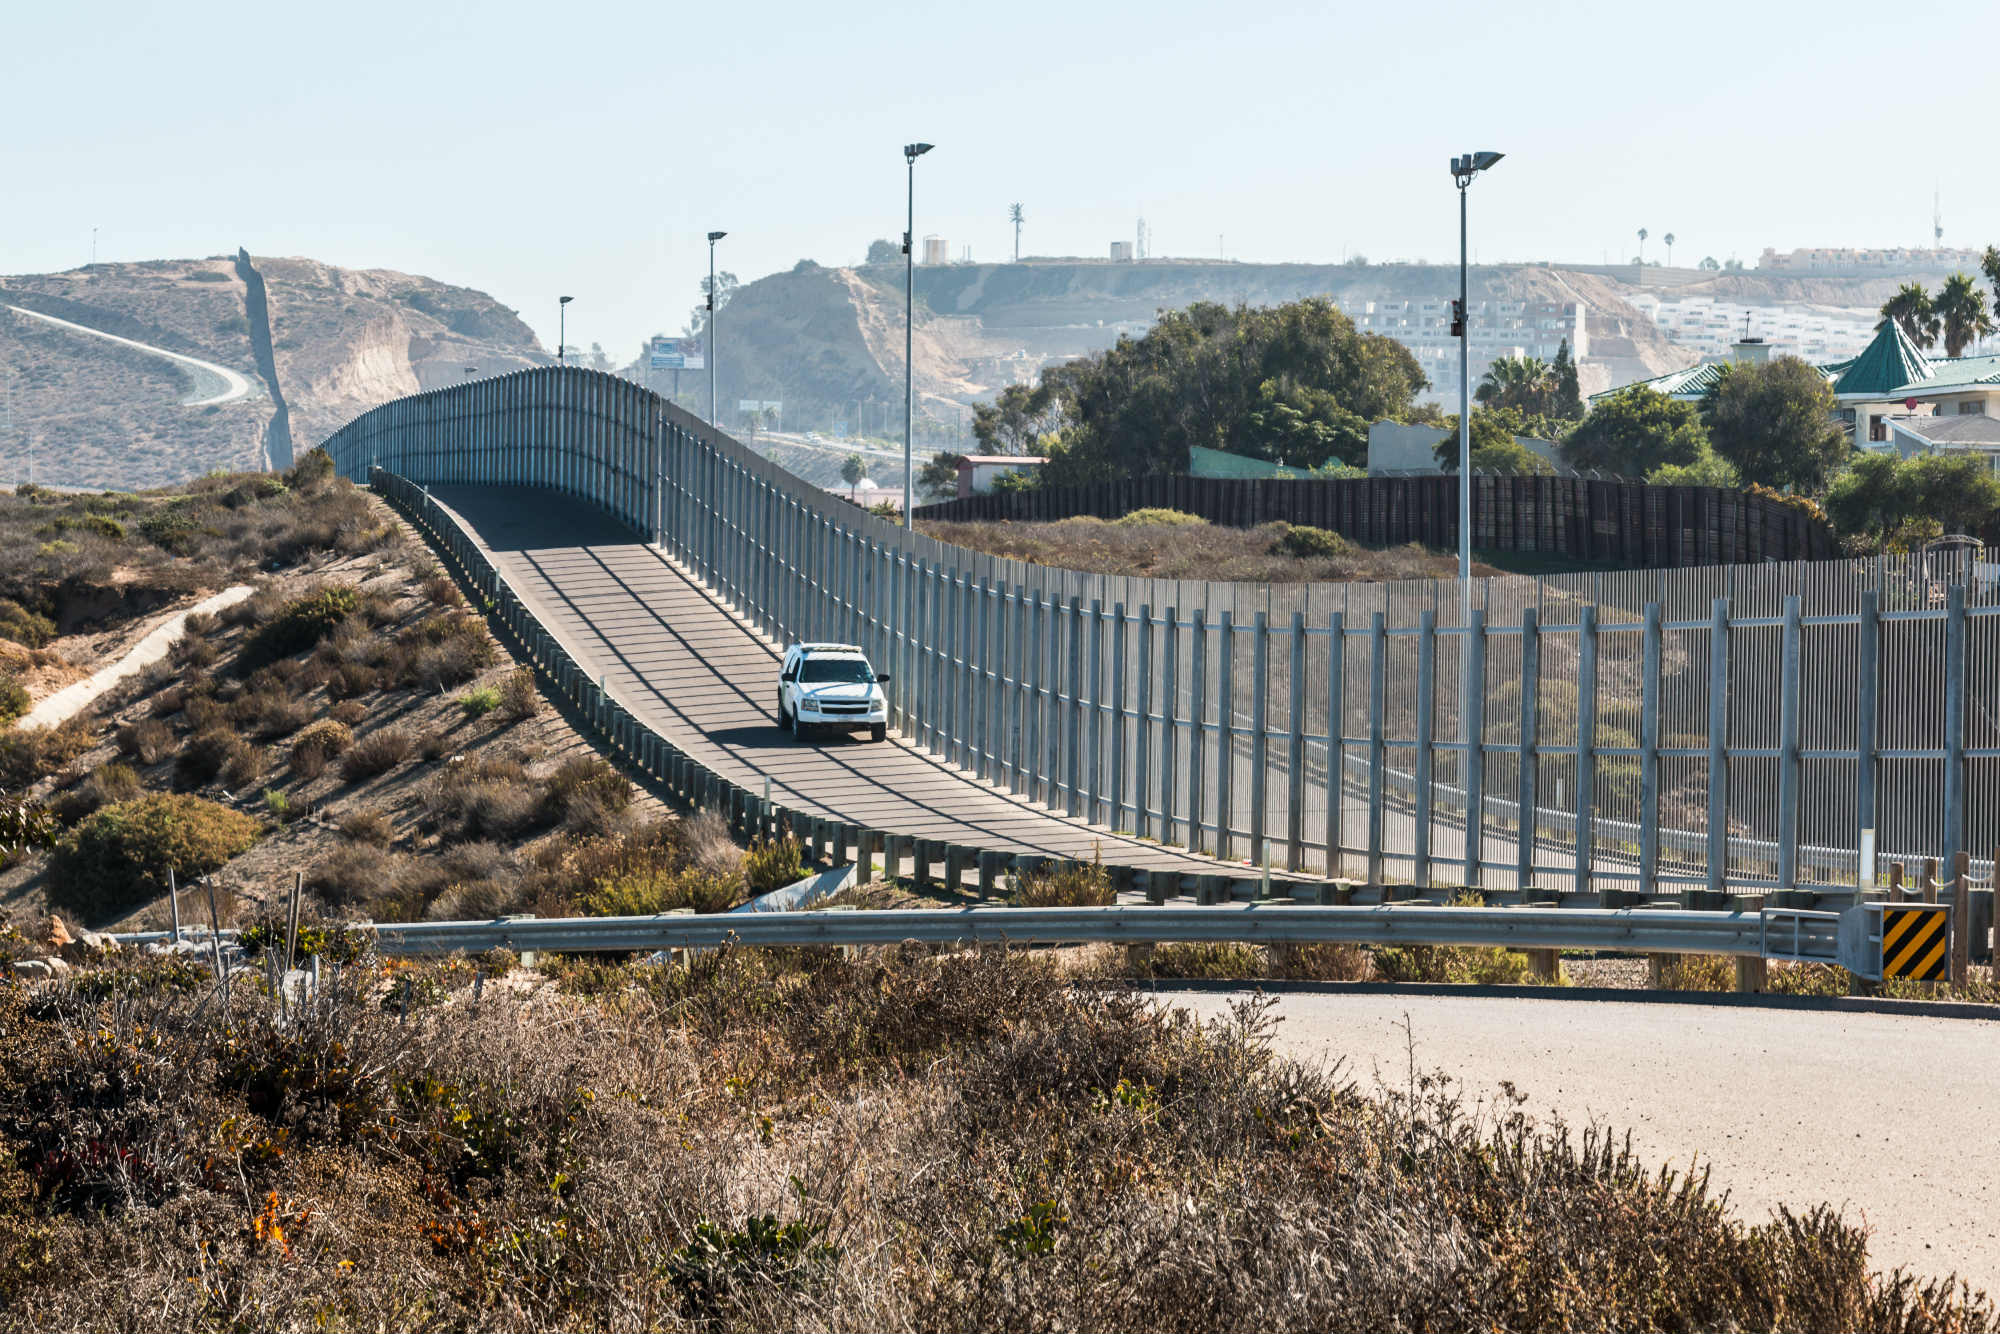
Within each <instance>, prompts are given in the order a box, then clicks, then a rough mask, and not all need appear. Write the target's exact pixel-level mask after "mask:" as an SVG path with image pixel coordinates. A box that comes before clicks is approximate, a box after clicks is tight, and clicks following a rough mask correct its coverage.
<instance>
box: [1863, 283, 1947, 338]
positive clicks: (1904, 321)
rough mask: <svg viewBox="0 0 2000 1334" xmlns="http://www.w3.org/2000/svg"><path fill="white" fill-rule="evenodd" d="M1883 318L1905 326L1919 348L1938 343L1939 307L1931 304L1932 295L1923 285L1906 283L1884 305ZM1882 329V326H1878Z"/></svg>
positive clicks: (1906, 331)
mask: <svg viewBox="0 0 2000 1334" xmlns="http://www.w3.org/2000/svg"><path fill="white" fill-rule="evenodd" d="M1882 318H1883V319H1884V320H1885V321H1886V320H1894V321H1895V322H1896V323H1898V324H1900V325H1902V326H1903V332H1904V333H1906V334H1908V335H1909V336H1910V341H1911V342H1912V343H1915V344H1916V345H1917V346H1918V347H1929V346H1930V345H1931V344H1932V343H1935V342H1937V336H1938V317H1937V307H1936V306H1934V305H1932V304H1931V294H1930V293H1929V292H1926V291H1925V290H1924V285H1923V284H1922V283H1904V284H1903V285H1902V286H1901V287H1898V288H1897V289H1896V295H1894V296H1892V297H1890V298H1889V299H1888V300H1887V301H1885V302H1883V303H1882ZM1875 327H1876V328H1878V329H1879V328H1881V327H1882V326H1881V325H1879V324H1878V325H1876V326H1875Z"/></svg>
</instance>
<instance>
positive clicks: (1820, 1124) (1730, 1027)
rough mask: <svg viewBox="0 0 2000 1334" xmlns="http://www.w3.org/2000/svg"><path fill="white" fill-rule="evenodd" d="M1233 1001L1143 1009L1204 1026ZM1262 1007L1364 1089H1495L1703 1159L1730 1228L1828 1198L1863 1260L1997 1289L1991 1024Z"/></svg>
mask: <svg viewBox="0 0 2000 1334" xmlns="http://www.w3.org/2000/svg"><path fill="white" fill-rule="evenodd" d="M1244 994H1246V993H1234V994H1230V993H1215V992H1211V993H1202V994H1189V993H1187V992H1176V991H1171V990H1163V991H1161V992H1160V993H1159V998H1160V999H1161V1000H1162V1001H1164V1002H1166V1003H1167V1004H1170V1005H1177V1006H1182V1007H1184V1008H1186V1009H1188V1010H1190V1011H1192V1012H1194V1013H1195V1014H1198V1015H1201V1016H1204V1017H1210V1018H1213V1017H1217V1016H1219V1015H1221V1014H1223V1013H1224V1012H1225V1011H1226V1010H1227V1009H1228V1007H1229V1005H1230V1004H1231V1003H1232V1002H1233V1001H1236V1000H1240V999H1242V998H1243V995H1244ZM1273 1013H1274V1014H1275V1015H1276V1016H1277V1017H1278V1018H1279V1020H1280V1022H1279V1024H1278V1026H1277V1029H1276V1032H1275V1034H1274V1035H1273V1041H1274V1043H1275V1044H1276V1046H1277V1048H1278V1049H1279V1050H1280V1051H1282V1052H1284V1053H1285V1054H1286V1055H1290V1056H1295V1057H1299V1058H1301V1059H1304V1060H1307V1061H1328V1062H1330V1061H1335V1060H1338V1061H1342V1062H1344V1064H1345V1074H1346V1075H1347V1076H1348V1077H1349V1078H1352V1079H1355V1080H1357V1081H1359V1082H1360V1083H1361V1084H1362V1085H1363V1086H1364V1088H1369V1087H1374V1086H1375V1084H1376V1082H1377V1081H1378V1080H1379V1081H1380V1083H1381V1084H1382V1085H1383V1086H1386V1087H1388V1088H1390V1089H1402V1088H1405V1087H1407V1084H1408V1080H1409V1078H1410V1072H1411V1070H1412V1068H1413V1067H1414V1069H1415V1070H1416V1071H1418V1072H1424V1071H1431V1070H1442V1071H1444V1072H1446V1073H1447V1074H1449V1075H1450V1076H1451V1077H1452V1078H1454V1079H1456V1080H1457V1081H1459V1085H1460V1087H1461V1089H1462V1090H1463V1091H1464V1093H1465V1094H1466V1095H1467V1098H1468V1101H1470V1100H1472V1099H1475V1098H1477V1099H1484V1100H1486V1101H1487V1102H1488V1104H1489V1105H1491V1103H1492V1102H1493V1101H1494V1100H1495V1099H1496V1098H1500V1097H1502V1096H1504V1095H1503V1094H1502V1092H1501V1085H1502V1083H1503V1082H1511V1083H1512V1084H1513V1085H1514V1087H1515V1088H1516V1089H1517V1090H1518V1091H1519V1093H1520V1094H1521V1095H1522V1096H1523V1097H1524V1098H1525V1099H1526V1100H1525V1101H1524V1102H1523V1103H1522V1107H1521V1109H1522V1110H1523V1111H1525V1112H1528V1113H1530V1114H1531V1115H1534V1116H1536V1117H1537V1118H1538V1119H1546V1117H1547V1115H1548V1114H1549V1113H1554V1114H1556V1115H1559V1116H1560V1117H1561V1118H1562V1119H1563V1120H1564V1121H1565V1122H1567V1123H1568V1124H1569V1125H1570V1126H1572V1127H1581V1126H1583V1125H1588V1124H1593V1123H1594V1124H1599V1125H1606V1126H1609V1127H1611V1128H1612V1129H1613V1130H1615V1131H1617V1132H1619V1133H1621V1134H1622V1133H1623V1132H1625V1131H1627V1130H1630V1131H1631V1133H1632V1147H1633V1149H1634V1151H1635V1152H1636V1153H1637V1154H1638V1155H1639V1157H1640V1158H1641V1159H1642V1160H1643V1161H1645V1162H1647V1163H1649V1164H1652V1165H1654V1166H1657V1165H1659V1164H1662V1163H1672V1164H1673V1165H1674V1166H1675V1167H1676V1168H1682V1169H1684V1168H1686V1167H1687V1166H1688V1165H1689V1164H1690V1163H1694V1162H1697V1161H1698V1162H1699V1163H1701V1164H1704V1165H1706V1166H1708V1167H1710V1168H1712V1169H1713V1176H1712V1178H1711V1184H1712V1186H1713V1187H1714V1188H1715V1190H1716V1192H1717V1193H1720V1192H1722V1191H1725V1190H1726V1191H1728V1192H1729V1198H1730V1202H1731V1205H1732V1206H1733V1207H1734V1209H1735V1211H1736V1213H1737V1215H1738V1216H1739V1217H1741V1218H1743V1219H1744V1220H1745V1221H1748V1222H1752V1223H1761V1222H1763V1221H1765V1220H1766V1219H1767V1218H1769V1217H1770V1216H1771V1213H1772V1212H1773V1211H1774V1210H1776V1209H1777V1208H1778V1207H1779V1206H1780V1205H1788V1206H1790V1207H1791V1208H1792V1209H1793V1210H1795V1211H1797V1210H1802V1209H1805V1208H1808V1207H1810V1206H1812V1205H1814V1204H1818V1203H1826V1204H1832V1205H1837V1206H1840V1207H1841V1208H1842V1210H1843V1211H1844V1212H1845V1213H1846V1214H1847V1216H1848V1218H1849V1220H1850V1221H1859V1220H1862V1219H1865V1220H1866V1221H1867V1223H1868V1226H1869V1229H1870V1231H1871V1233H1872V1239H1871V1242H1870V1245H1869V1256H1870V1259H1871V1261H1872V1263H1873V1264H1874V1265H1875V1267H1876V1268H1878V1269H1890V1268H1893V1267H1895V1266H1897V1265H1907V1266H1909V1267H1910V1268H1911V1269H1912V1270H1913V1271H1915V1272H1917V1273H1919V1274H1922V1275H1924V1276H1927V1277H1929V1276H1935V1277H1939V1278H1942V1277H1943V1276H1944V1275H1945V1274H1947V1273H1949V1272H1952V1271H1954V1270H1955V1271H1957V1273H1958V1274H1959V1276H1960V1277H1961V1278H1964V1279H1965V1280H1967V1281H1968V1282H1970V1283H1971V1284H1972V1285H1973V1286H1974V1287H1975V1288H1985V1289H1987V1290H1988V1291H1989V1292H1992V1291H2000V1155H1996V1153H1995V1152H1994V1150H1993V1136H1992V1133H1991V1129H1992V1127H1993V1125H1994V1124H1995V1123H1996V1117H2000V1064H1996V1063H1995V1062H1994V1061H1993V1060H1992V1059H1991V1055H1992V1053H1993V1052H1994V1051H1995V1050H1996V1043H2000V1019H1996V1020H1983V1019H1943V1018H1929V1017H1924V1016H1920V1015H1891V1014H1860V1013H1844V1012H1828V1011H1825V1010H1798V1009H1780V1008H1776V1007H1772V1006H1750V1005H1746V1006H1734V1005H1730V1006H1724V1005H1706V1004H1662V1003H1659V1002H1653V1003H1644V1002H1634V1003H1626V1002H1621V1001H1596V1000H1564V999H1555V998H1551V999H1546V1000H1543V999H1535V1000H1521V999H1512V998H1508V997H1500V996H1479V995H1468V996H1432V995H1409V994H1403V995H1384V994H1380V993H1374V994H1369V993H1356V994H1338V993H1333V994H1330V993H1324V992H1319V993H1315V992H1294V993H1287V994H1280V996H1279V997H1278V1004H1277V1008H1276V1009H1275V1010H1274V1011H1273ZM1996 1014H2000V1011H1996ZM1406 1025H1407V1027H1406Z"/></svg>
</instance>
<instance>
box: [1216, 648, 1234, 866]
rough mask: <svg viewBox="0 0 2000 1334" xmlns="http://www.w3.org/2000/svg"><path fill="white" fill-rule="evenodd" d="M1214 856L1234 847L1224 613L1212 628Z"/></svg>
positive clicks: (1229, 663)
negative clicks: (1213, 654) (1213, 639)
mask: <svg viewBox="0 0 2000 1334" xmlns="http://www.w3.org/2000/svg"><path fill="white" fill-rule="evenodd" d="M1215 644H1216V660H1215V855H1216V856H1217V857H1220V858H1222V859H1223V860H1225V861H1227V860H1228V859H1229V857H1230V855H1231V853H1230V848H1231V847H1232V846H1234V843H1233V840H1232V837H1231V836H1232V835H1233V834H1234V832H1235V831H1234V829H1233V828H1232V827H1231V825H1230V819H1231V817H1232V815H1233V814H1234V808H1235V805H1236V618H1235V615H1234V613H1232V612H1228V611H1225V612H1223V613H1222V614H1221V616H1219V617H1218V618H1217V619H1216V626H1215Z"/></svg>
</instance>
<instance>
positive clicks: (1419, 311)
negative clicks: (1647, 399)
mask: <svg viewBox="0 0 2000 1334" xmlns="http://www.w3.org/2000/svg"><path fill="white" fill-rule="evenodd" d="M1335 304H1336V305H1338V306H1339V307H1340V309H1341V310H1342V312H1344V313H1345V314H1346V315H1347V317H1348V318H1349V319H1351V320H1353V321H1354V326H1355V328H1357V329H1359V330H1361V331H1362V332H1363V333H1378V334H1385V335H1387V336H1388V337H1390V338H1393V339H1395V340H1396V341H1397V342H1399V343H1401V344H1402V345H1403V346H1404V347H1407V348H1408V349H1410V352H1411V354H1412V355H1414V356H1415V357H1416V359H1417V364H1418V365H1419V366H1421V367H1423V371H1424V376H1425V378H1427V379H1428V380H1430V382H1431V389H1430V393H1431V395H1432V396H1434V397H1435V398H1437V399H1439V400H1440V401H1446V402H1455V401H1457V398H1458V339H1457V338H1456V337H1454V336H1453V335H1452V332H1451V302H1450V301H1449V300H1444V299H1440V300H1435V301H1355V300H1347V301H1342V300H1340V299H1338V298H1335ZM1589 309H1590V308H1589V307H1588V306H1586V305H1585V304H1584V303H1583V302H1581V301H1475V302H1473V303H1472V358H1471V359H1472V383H1473V384H1475V385H1476V384H1478V383H1479V378H1480V377H1481V376H1482V375H1484V374H1486V368H1487V367H1488V366H1490V365H1491V364H1492V363H1494V362H1495V361H1498V360H1500V359H1501V358H1502V357H1540V358H1541V359H1542V360H1543V361H1553V360H1555V355H1556V350H1557V349H1558V348H1560V347H1561V346H1562V345H1563V344H1564V343H1565V342H1567V343H1568V344H1569V352H1570V356H1571V357H1572V358H1575V359H1577V360H1579V361H1580V360H1582V359H1583V358H1584V357H1586V356H1588V355H1589V354H1590V347H1589V337H1588V335H1587V334H1586V333H1585V332H1584V322H1585V317H1586V316H1587V315H1588V314H1589Z"/></svg>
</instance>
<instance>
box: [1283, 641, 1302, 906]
mask: <svg viewBox="0 0 2000 1334" xmlns="http://www.w3.org/2000/svg"><path fill="white" fill-rule="evenodd" d="M1288 643H1289V645H1290V647H1291V650H1292V653H1291V665H1290V670H1291V680H1290V684H1291V691H1290V699H1289V701H1288V702H1287V704H1286V709H1287V713H1286V715H1285V717H1286V720H1287V721H1288V722H1289V723H1290V724H1291V727H1290V729H1289V735H1287V736H1286V738H1285V869H1286V870H1287V871H1296V870H1298V869H1299V867H1300V866H1301V865H1303V864H1304V862H1305V804H1306V615H1305V613H1304V612H1302V611H1295V612H1293V613H1292V635H1291V639H1290V640H1289V641H1288Z"/></svg>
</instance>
